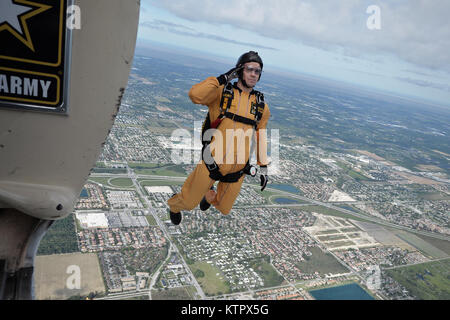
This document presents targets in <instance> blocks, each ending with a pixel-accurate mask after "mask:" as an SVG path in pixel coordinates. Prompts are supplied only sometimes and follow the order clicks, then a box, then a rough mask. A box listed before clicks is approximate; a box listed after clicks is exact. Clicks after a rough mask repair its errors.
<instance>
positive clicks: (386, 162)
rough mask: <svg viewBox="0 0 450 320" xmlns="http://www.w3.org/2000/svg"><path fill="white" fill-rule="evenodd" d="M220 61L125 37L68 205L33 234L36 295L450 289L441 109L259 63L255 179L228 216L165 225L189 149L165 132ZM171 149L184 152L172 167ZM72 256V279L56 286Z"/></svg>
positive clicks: (192, 215) (368, 293)
mask: <svg viewBox="0 0 450 320" xmlns="http://www.w3.org/2000/svg"><path fill="white" fill-rule="evenodd" d="M226 68H227V66H226V65H223V64H220V63H217V64H215V63H212V62H211V61H210V60H202V58H199V57H194V56H183V55H182V54H181V53H177V54H175V53H173V54H169V53H168V52H163V51H157V50H146V49H139V48H138V50H137V52H136V56H135V58H134V62H133V67H132V70H131V74H130V78H129V83H128V88H127V90H126V92H125V95H124V97H123V100H122V105H121V108H120V112H119V113H118V115H117V118H116V120H115V124H114V126H113V128H112V130H111V132H110V134H109V136H108V139H107V141H106V143H105V145H104V148H103V151H102V154H101V155H100V157H99V159H98V161H97V163H96V165H95V167H94V168H93V170H92V171H91V174H90V176H89V179H88V181H87V182H86V184H85V186H84V188H83V191H82V193H81V195H80V198H79V200H78V202H77V204H76V207H75V211H74V213H73V214H72V215H70V216H68V217H67V218H65V219H63V220H59V221H57V222H55V224H54V225H53V226H52V228H51V229H50V230H49V232H48V233H47V235H46V236H45V237H44V239H43V240H42V241H41V245H40V248H39V251H38V255H39V256H38V257H37V258H38V260H37V261H38V263H37V267H36V284H35V286H36V295H37V298H38V299H48V298H51V299H85V298H93V299H144V300H148V299H152V300H163V299H208V300H223V299H230V300H232V299H254V300H265V299H269V300H293V299H296V300H313V299H319V300H320V299H333V297H334V295H336V296H337V297H340V299H343V298H348V299H357V300H358V299H359V300H362V299H369V300H371V299H377V300H397V299H400V300H416V299H450V281H449V270H450V215H449V213H450V190H449V187H450V178H449V177H450V162H449V159H450V145H449V143H448V135H449V132H450V127H449V123H450V111H449V109H445V108H431V107H430V106H428V105H426V104H425V103H421V102H417V101H413V100H411V99H407V98H402V97H395V96H393V95H387V94H385V95H384V94H382V93H379V92H376V91H370V90H367V89H364V88H358V87H356V86H349V85H345V84H340V83H332V82H329V81H326V80H323V79H319V78H313V77H307V76H299V77H296V78H295V77H293V76H290V75H284V74H282V73H274V72H272V73H269V72H267V73H266V74H264V81H261V83H260V84H259V85H258V89H259V90H261V91H263V92H264V93H265V98H266V102H267V103H268V105H269V107H270V110H271V114H272V117H271V120H270V122H269V126H268V136H269V140H270V136H271V134H272V135H275V133H277V136H278V137H279V138H278V139H279V141H275V140H273V139H272V140H270V141H271V142H272V144H273V146H272V145H269V147H268V150H269V152H272V153H273V155H274V154H275V152H277V153H278V154H277V157H278V160H279V161H278V165H277V166H276V168H274V169H273V170H274V171H272V174H271V175H270V180H269V184H268V186H267V188H266V189H265V190H264V191H263V192H261V191H260V190H259V189H260V188H259V179H257V178H252V177H250V176H247V177H246V178H245V181H244V185H243V188H242V191H241V193H240V195H239V196H238V198H237V201H236V203H235V204H234V207H233V209H232V211H231V213H230V214H229V215H227V216H224V215H222V214H221V213H220V212H219V211H217V210H215V209H214V208H211V209H210V210H208V211H206V212H203V211H200V210H199V209H198V208H196V209H194V210H192V211H191V212H184V213H183V214H184V217H183V221H182V223H181V224H180V225H179V226H174V225H173V224H172V223H171V222H170V219H169V216H168V207H167V200H168V199H169V198H170V197H171V196H172V195H173V194H174V193H177V192H179V191H180V189H181V185H182V184H183V182H184V180H185V178H186V177H187V175H188V174H189V173H190V172H191V171H192V170H193V168H194V167H195V165H196V163H195V162H193V160H192V159H195V156H194V155H195V153H196V152H199V150H198V147H196V146H197V145H198V144H196V143H195V141H194V139H192V141H190V143H189V144H181V145H180V141H177V140H174V139H173V138H171V137H172V134H173V132H174V131H175V130H176V129H185V130H186V131H187V132H190V134H191V135H192V137H194V136H195V133H194V122H196V121H197V122H202V121H203V120H204V118H205V115H206V112H207V108H206V107H204V106H199V105H194V104H193V103H192V102H191V101H190V100H189V97H188V95H187V92H188V91H189V89H190V87H191V86H192V85H193V84H195V83H197V82H199V81H201V80H203V79H204V78H206V77H208V76H211V75H218V74H220V72H221V71H223V70H226ZM275 142H277V144H278V145H279V149H278V150H275V147H276V144H275ZM197 143H198V142H197ZM271 147H272V148H271ZM180 150H185V151H188V153H187V154H188V155H192V156H193V157H192V159H191V158H190V159H189V160H190V161H187V162H182V161H178V162H176V163H175V162H174V161H173V157H172V155H173V152H174V151H177V152H179V151H180ZM189 157H190V156H189ZM58 257H61V258H60V259H61V260H60V262H58ZM88 257H89V258H88ZM46 261H47V262H46ZM83 261H84V262H83ZM82 262H83V263H82ZM88 263H89V267H88V266H87V265H88ZM71 265H76V266H80V268H81V271H80V272H81V285H80V286H78V287H76V288H72V289H70V290H69V289H67V285H66V279H67V278H68V277H69V275H70V274H69V273H68V272H67V270H68V269H67V267H69V266H71ZM52 268H53V269H55V270H53V274H59V277H60V279H62V280H61V281H59V282H58V281H54V280H52V278H49V277H46V276H45V275H46V272H49V270H51V269H52ZM56 269H58V270H56ZM84 270H86V271H85V272H84Z"/></svg>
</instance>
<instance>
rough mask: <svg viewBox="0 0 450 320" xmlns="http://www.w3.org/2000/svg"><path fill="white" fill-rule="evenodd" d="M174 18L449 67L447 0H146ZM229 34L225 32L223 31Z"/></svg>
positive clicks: (357, 53)
mask: <svg viewBox="0 0 450 320" xmlns="http://www.w3.org/2000/svg"><path fill="white" fill-rule="evenodd" d="M150 3H152V4H153V5H155V6H158V7H161V8H164V9H166V10H168V11H170V12H171V13H173V14H175V15H177V16H178V17H180V18H184V19H187V20H190V21H196V22H207V23H210V24H216V25H231V26H234V27H236V28H240V29H244V30H248V31H252V32H254V33H257V34H259V35H261V36H264V37H268V38H273V39H283V40H289V41H293V42H301V43H303V44H306V45H310V46H313V47H316V48H321V49H325V50H334V49H338V50H340V52H344V53H345V54H347V55H350V56H365V55H370V54H392V55H394V56H397V57H399V58H400V59H403V60H405V61H407V62H410V63H413V64H416V65H418V66H422V67H428V68H432V69H441V70H446V71H447V72H448V71H450V19H449V17H448V15H449V13H450V1H448V0H434V1H426V0H408V1H406V0H398V1H389V2H388V1H377V0H345V1H342V0H320V1H317V0H303V1H296V0H277V1H273V0H229V1H219V0H170V1H158V0H154V1H151V2H150ZM369 5H378V6H379V7H380V9H381V30H369V29H368V28H367V27H366V21H367V19H368V18H369V14H367V13H366V9H367V7H368V6H369ZM227 38H230V35H227Z"/></svg>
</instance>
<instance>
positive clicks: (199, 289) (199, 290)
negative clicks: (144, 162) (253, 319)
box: [127, 165, 206, 299]
mask: <svg viewBox="0 0 450 320" xmlns="http://www.w3.org/2000/svg"><path fill="white" fill-rule="evenodd" d="M127 173H128V174H127V176H128V178H130V179H131V180H132V181H133V185H134V186H135V187H136V190H137V192H138V194H139V196H140V197H141V199H144V201H145V202H146V204H147V206H148V208H149V209H150V210H149V211H150V212H151V214H152V216H153V218H154V219H155V221H156V223H157V225H158V227H159V228H160V229H161V231H162V232H163V233H164V235H165V237H166V239H167V240H168V241H169V250H168V257H170V254H171V251H170V248H172V252H176V253H178V255H179V257H180V259H181V262H182V264H183V267H184V268H185V270H186V271H187V273H188V275H189V276H190V278H191V279H192V284H193V285H194V287H195V288H196V290H197V294H198V295H199V296H200V298H201V299H205V297H206V296H205V293H204V292H203V289H202V287H201V286H200V284H199V283H198V282H197V279H195V277H194V275H193V274H192V271H191V269H190V268H189V266H188V265H187V263H186V261H185V260H184V258H183V256H182V255H181V254H180V252H179V251H178V247H177V246H176V245H175V244H174V243H173V242H172V237H171V235H170V233H169V231H168V230H167V227H166V225H165V223H164V222H163V221H161V219H160V218H159V216H158V215H157V214H155V212H154V211H153V210H151V208H152V204H151V202H150V200H148V197H147V196H146V195H145V194H144V192H143V191H142V187H141V185H140V184H139V182H138V181H137V179H138V178H139V176H138V175H136V174H135V173H134V171H133V170H132V169H131V168H130V167H129V166H128V165H127ZM183 179H184V178H183ZM166 205H167V204H166ZM167 209H168V208H167ZM160 270H161V268H160V269H158V271H157V272H156V273H155V274H154V275H153V277H152V281H153V284H154V281H155V280H156V279H157V278H158V275H159V274H158V273H159V272H160ZM152 287H153V285H151V286H150V289H149V293H148V295H149V297H151V290H152Z"/></svg>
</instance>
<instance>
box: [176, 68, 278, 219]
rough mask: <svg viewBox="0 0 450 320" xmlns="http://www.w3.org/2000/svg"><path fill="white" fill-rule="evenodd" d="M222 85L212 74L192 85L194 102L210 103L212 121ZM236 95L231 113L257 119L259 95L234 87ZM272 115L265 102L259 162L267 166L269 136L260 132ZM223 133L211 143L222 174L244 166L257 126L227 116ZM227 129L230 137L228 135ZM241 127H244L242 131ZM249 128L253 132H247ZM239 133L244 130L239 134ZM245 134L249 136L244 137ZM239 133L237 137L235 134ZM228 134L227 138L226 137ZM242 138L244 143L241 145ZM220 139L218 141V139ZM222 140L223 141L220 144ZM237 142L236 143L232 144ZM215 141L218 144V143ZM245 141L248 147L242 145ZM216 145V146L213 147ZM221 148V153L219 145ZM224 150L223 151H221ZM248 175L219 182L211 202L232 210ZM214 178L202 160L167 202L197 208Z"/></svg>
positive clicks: (258, 137) (223, 210)
mask: <svg viewBox="0 0 450 320" xmlns="http://www.w3.org/2000/svg"><path fill="white" fill-rule="evenodd" d="M223 87H224V86H223V85H220V84H219V82H218V80H217V78H215V77H209V78H207V79H205V80H204V81H202V82H200V83H198V84H196V85H194V86H192V88H191V90H190V91H189V97H190V99H191V100H192V102H193V103H195V104H202V105H206V106H208V109H209V116H210V121H211V123H213V122H214V120H216V119H217V118H218V116H219V115H220V101H221V98H222V90H223ZM233 90H234V98H233V101H232V103H231V106H230V109H229V112H231V113H234V114H236V115H239V116H242V117H245V118H249V119H252V120H253V119H255V112H254V106H255V105H256V96H255V95H254V94H251V93H247V92H245V91H241V90H240V89H239V88H237V87H236V86H234V88H233ZM269 117H270V111H269V107H268V105H267V104H265V107H264V112H263V114H262V117H261V120H260V122H259V124H258V126H257V128H256V129H257V130H256V141H257V150H256V151H257V164H258V165H259V166H261V165H267V164H268V163H267V162H268V161H267V140H266V138H267V135H266V134H264V132H262V131H260V130H261V129H266V126H267V122H268V120H269ZM217 129H218V130H219V131H220V132H221V133H222V139H216V137H214V138H213V139H212V142H211V154H212V156H213V158H214V160H215V161H216V163H217V165H218V166H219V169H220V172H221V173H222V175H226V174H228V173H233V172H236V171H239V170H241V169H243V168H244V167H245V164H246V163H247V160H248V159H249V156H250V147H249V146H250V139H251V136H252V135H251V133H253V131H254V127H253V126H251V125H249V124H244V123H241V122H237V121H233V120H231V119H229V118H226V117H224V118H223V120H222V122H221V124H220V125H219V127H218V128H217ZM227 129H233V130H228V136H227ZM239 129H242V130H239ZM247 130H250V131H247ZM238 133H241V135H239V134H238ZM242 133H243V134H244V135H245V136H247V137H249V138H245V137H244V136H243V135H242ZM232 134H236V138H235V137H234V136H233V135H232ZM227 137H228V139H227ZM239 137H240V138H243V137H244V138H243V139H241V143H240V144H239V142H238V141H239ZM216 140H217V141H216ZM220 140H222V142H223V143H219V142H220ZM233 142H234V143H233ZM215 143H216V144H215ZM242 143H244V144H245V146H243V145H242ZM213 146H216V147H213ZM221 147H222V152H220V148H221ZM220 153H221V154H220ZM244 177H245V174H244V175H242V177H241V178H240V179H239V180H238V181H237V182H234V183H226V182H221V181H220V182H219V183H218V185H217V195H216V197H215V199H214V200H213V201H212V202H211V204H212V205H213V206H214V207H215V208H216V209H217V210H219V211H220V212H221V213H222V214H224V215H226V214H228V213H230V210H231V208H232V206H233V204H234V202H235V200H236V198H237V196H238V194H239V191H240V190H241V186H242V182H243V181H244ZM214 182H215V180H213V179H211V178H210V177H209V171H208V169H207V168H206V166H205V164H204V163H203V160H201V161H200V162H199V163H198V164H197V167H196V168H195V169H194V171H192V172H191V174H190V175H189V176H188V177H187V179H186V181H185V182H184V184H183V187H182V188H181V192H180V193H178V194H176V195H174V196H173V197H172V198H170V199H169V200H168V201H167V203H168V205H169V207H170V211H172V212H175V213H176V212H180V211H182V210H192V209H194V208H195V207H196V206H197V205H198V204H199V203H200V201H201V200H202V198H203V196H204V195H205V194H206V192H208V191H209V190H210V188H211V187H212V186H213V185H214Z"/></svg>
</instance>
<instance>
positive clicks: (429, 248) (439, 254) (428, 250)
mask: <svg viewBox="0 0 450 320" xmlns="http://www.w3.org/2000/svg"><path fill="white" fill-rule="evenodd" d="M393 232H394V233H395V235H396V236H397V237H399V238H400V239H402V240H404V241H405V242H407V243H408V244H410V245H412V246H413V247H415V248H417V249H418V250H419V251H421V252H422V253H423V254H424V255H425V256H428V257H429V258H431V259H442V258H447V257H448V254H447V253H446V252H444V251H442V250H440V249H439V248H436V247H435V246H433V245H432V244H431V243H430V242H428V241H425V240H423V239H422V238H419V237H418V236H416V235H414V234H412V233H409V232H406V231H403V230H393Z"/></svg>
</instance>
